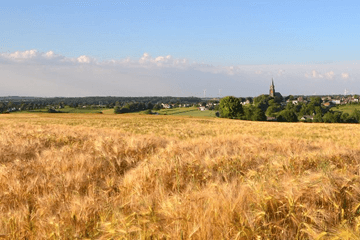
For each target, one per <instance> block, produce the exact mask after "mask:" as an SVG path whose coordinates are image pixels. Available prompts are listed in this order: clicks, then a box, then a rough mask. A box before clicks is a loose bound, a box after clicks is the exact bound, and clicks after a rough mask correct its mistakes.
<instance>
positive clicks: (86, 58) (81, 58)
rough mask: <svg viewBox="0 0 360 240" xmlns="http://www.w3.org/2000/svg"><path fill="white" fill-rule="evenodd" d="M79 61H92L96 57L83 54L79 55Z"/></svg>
mask: <svg viewBox="0 0 360 240" xmlns="http://www.w3.org/2000/svg"><path fill="white" fill-rule="evenodd" d="M76 60H77V61H78V62H79V63H90V62H92V61H94V59H92V58H90V57H88V56H85V55H82V56H80V57H78V58H77V59H76Z"/></svg>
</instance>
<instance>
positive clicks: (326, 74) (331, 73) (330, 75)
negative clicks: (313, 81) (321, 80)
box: [325, 71, 335, 79]
mask: <svg viewBox="0 0 360 240" xmlns="http://www.w3.org/2000/svg"><path fill="white" fill-rule="evenodd" d="M325 76H326V78H327V79H333V78H334V76H335V73H334V72H333V71H330V72H327V73H325Z"/></svg>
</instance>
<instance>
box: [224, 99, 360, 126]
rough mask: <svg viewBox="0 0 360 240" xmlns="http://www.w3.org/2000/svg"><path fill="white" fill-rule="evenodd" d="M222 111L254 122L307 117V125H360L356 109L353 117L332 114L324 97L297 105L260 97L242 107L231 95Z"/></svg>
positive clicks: (281, 120) (337, 113)
mask: <svg viewBox="0 0 360 240" xmlns="http://www.w3.org/2000/svg"><path fill="white" fill-rule="evenodd" d="M290 97H291V96H290ZM219 108H220V109H219V113H220V116H221V117H224V118H237V119H242V120H252V121H265V120H266V119H267V117H266V116H268V117H273V118H275V119H276V121H279V122H298V121H299V120H300V119H301V118H302V117H303V116H307V117H308V118H307V119H306V120H305V121H307V122H327V123H358V122H360V111H358V110H356V109H355V110H354V111H353V113H352V114H348V113H342V112H337V111H332V110H330V108H329V107H324V106H322V100H321V98H320V97H311V98H310V101H309V102H306V103H303V102H300V103H298V104H296V105H295V104H293V103H292V102H288V103H287V104H286V105H284V102H283V99H282V98H281V97H275V98H273V97H270V96H269V95H260V96H258V97H255V98H254V99H253V104H248V105H241V99H239V98H236V97H232V96H228V97H224V98H222V99H221V101H220V105H219ZM310 116H312V119H311V118H310Z"/></svg>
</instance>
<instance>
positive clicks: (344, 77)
mask: <svg viewBox="0 0 360 240" xmlns="http://www.w3.org/2000/svg"><path fill="white" fill-rule="evenodd" d="M341 77H342V78H343V79H348V78H349V73H342V74H341Z"/></svg>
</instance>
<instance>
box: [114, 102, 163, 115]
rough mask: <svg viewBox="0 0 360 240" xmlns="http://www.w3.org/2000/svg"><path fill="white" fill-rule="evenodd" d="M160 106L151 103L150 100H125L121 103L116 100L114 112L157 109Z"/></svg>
mask: <svg viewBox="0 0 360 240" xmlns="http://www.w3.org/2000/svg"><path fill="white" fill-rule="evenodd" d="M161 108H162V106H161V105H160V104H158V103H157V104H153V103H151V102H148V103H142V102H127V103H121V102H116V103H115V107H114V113H129V112H139V111H144V110H150V111H151V110H159V109H161Z"/></svg>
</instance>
